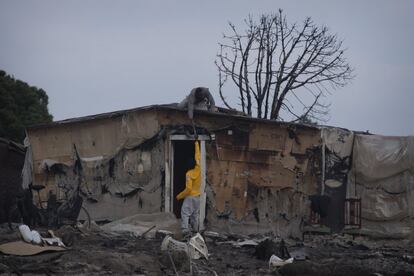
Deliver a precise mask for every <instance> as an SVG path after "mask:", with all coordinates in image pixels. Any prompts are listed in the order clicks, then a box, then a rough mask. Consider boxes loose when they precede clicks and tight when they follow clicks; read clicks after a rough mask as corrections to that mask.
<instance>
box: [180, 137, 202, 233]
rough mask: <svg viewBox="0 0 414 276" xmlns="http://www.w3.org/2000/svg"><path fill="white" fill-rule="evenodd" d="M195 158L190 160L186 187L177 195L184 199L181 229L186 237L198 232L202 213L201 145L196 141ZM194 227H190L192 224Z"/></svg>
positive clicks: (186, 175)
mask: <svg viewBox="0 0 414 276" xmlns="http://www.w3.org/2000/svg"><path fill="white" fill-rule="evenodd" d="M194 146H195V150H194V152H195V158H194V159H193V158H191V159H190V160H189V164H188V168H189V170H188V171H187V173H186V174H185V179H186V180H185V189H184V190H183V191H182V192H181V193H179V194H178V195H177V200H181V199H184V202H183V205H182V207H181V230H182V232H183V235H184V236H185V237H186V236H188V235H190V234H191V230H192V231H193V232H198V230H199V228H198V221H199V215H200V188H201V166H200V145H199V142H198V141H195V143H194ZM189 224H191V226H192V229H190V225H189Z"/></svg>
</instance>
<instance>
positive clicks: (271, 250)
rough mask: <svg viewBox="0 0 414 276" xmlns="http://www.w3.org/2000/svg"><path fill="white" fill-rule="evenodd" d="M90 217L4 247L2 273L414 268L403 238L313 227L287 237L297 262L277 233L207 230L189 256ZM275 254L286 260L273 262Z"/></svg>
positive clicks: (411, 271)
mask: <svg viewBox="0 0 414 276" xmlns="http://www.w3.org/2000/svg"><path fill="white" fill-rule="evenodd" d="M92 225H95V226H93V227H91V228H90V229H87V228H82V226H81V225H79V227H71V226H65V227H61V228H59V229H57V230H55V231H54V233H55V235H56V236H58V237H61V238H62V240H65V239H64V236H65V235H66V236H70V237H71V238H72V245H71V247H70V249H69V250H65V251H61V252H43V253H41V254H38V255H34V256H26V257H21V256H13V255H7V254H0V263H1V265H0V273H6V274H7V273H15V274H24V273H32V274H114V273H115V274H138V275H139V274H143V275H176V272H175V270H176V271H177V273H178V274H179V275H190V272H191V273H192V275H235V274H242V275H283V276H290V275H344V276H345V275H375V273H377V274H376V275H414V245H412V244H410V243H408V242H407V243H405V242H401V241H399V240H371V239H368V238H365V237H358V236H356V237H355V238H354V237H352V236H350V235H308V236H306V240H305V241H299V240H293V239H286V240H284V241H285V247H286V250H287V251H288V253H289V254H290V255H291V258H292V259H291V260H289V259H288V260H289V262H291V261H292V263H287V261H286V258H280V256H278V255H280V248H281V240H280V239H278V238H276V239H271V238H266V237H258V236H255V237H250V238H249V237H248V238H247V240H250V241H254V242H256V243H257V244H258V245H257V246H240V247H236V246H235V244H232V243H227V242H223V240H221V239H219V238H218V237H224V236H227V237H229V236H230V237H231V236H232V235H223V234H221V233H220V234H219V233H217V235H216V234H211V233H209V234H208V235H206V237H205V238H206V239H205V245H206V248H208V259H206V258H205V257H202V258H200V259H192V260H191V262H190V261H189V258H188V257H187V255H186V253H185V252H181V253H177V252H171V253H170V254H166V253H165V252H163V251H162V250H161V244H162V241H163V238H155V235H154V238H148V237H146V238H145V239H144V238H140V237H134V236H131V235H130V234H128V233H126V232H124V233H117V234H116V235H113V234H109V233H107V232H105V231H103V230H100V228H101V227H100V226H97V225H96V224H94V223H92ZM13 226H14V225H13ZM15 228H16V227H15ZM0 229H5V230H2V231H1V235H0V244H4V243H7V242H16V241H19V240H21V237H19V235H16V230H13V231H11V230H9V229H8V226H7V224H6V225H4V226H3V225H1V226H0ZM36 231H38V232H39V233H40V234H41V235H42V236H44V235H45V233H47V229H36ZM212 236H215V237H216V239H214V238H212ZM227 241H231V240H227ZM233 242H234V241H233ZM238 242H241V243H242V242H243V240H242V239H241V240H239V241H238ZM249 243H250V242H249ZM184 244H186V243H184ZM259 245H260V246H259ZM259 248H260V249H259ZM264 249H265V250H264ZM260 250H264V251H263V252H262V255H263V256H268V254H271V255H270V256H268V258H267V259H266V258H264V257H263V259H259V258H257V257H255V255H257V254H258V252H257V251H260ZM265 253H266V254H265ZM272 255H275V256H277V257H278V258H280V259H281V260H282V261H283V263H284V265H283V266H281V267H272V266H271V267H270V268H269V261H270V259H271V257H272ZM171 259H172V260H173V262H174V265H172V262H171ZM274 259H275V257H273V260H274ZM174 266H175V268H174Z"/></svg>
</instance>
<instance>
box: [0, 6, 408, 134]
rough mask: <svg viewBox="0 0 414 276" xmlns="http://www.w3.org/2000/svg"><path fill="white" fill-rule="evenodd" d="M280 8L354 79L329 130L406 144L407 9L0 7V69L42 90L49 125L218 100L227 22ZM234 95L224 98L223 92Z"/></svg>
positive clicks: (341, 92) (335, 106)
mask: <svg viewBox="0 0 414 276" xmlns="http://www.w3.org/2000/svg"><path fill="white" fill-rule="evenodd" d="M279 8H282V9H283V10H284V12H285V14H286V15H287V18H288V20H289V21H291V22H294V21H301V20H303V19H304V18H305V17H307V16H310V17H312V19H313V20H314V21H315V23H317V24H318V25H319V24H320V25H326V26H328V27H329V28H330V30H331V32H332V33H336V34H338V36H339V37H340V38H342V39H343V40H344V45H345V47H346V48H347V49H348V50H347V57H348V60H349V62H350V64H351V65H352V66H353V67H355V69H356V71H355V73H356V78H355V79H354V80H353V81H352V83H351V84H349V85H348V86H346V87H344V88H341V89H338V90H336V91H334V92H333V94H332V96H331V97H330V98H329V101H330V102H331V103H332V106H331V114H330V120H329V121H328V124H329V125H334V126H339V127H345V128H349V129H353V130H363V131H366V130H369V131H370V132H372V133H377V134H384V135H414V122H413V120H414V90H413V84H412V80H413V78H414V54H413V51H414V31H413V28H414V16H413V12H414V1H409V0H407V1H378V0H376V1H361V0H357V1H332V0H328V1H292V0H290V1H275V0H272V1H259V0H257V1H247V0H246V1H241V0H237V1H223V0H215V1H212V0H210V1H160V0H151V1H150V0H148V1H114V0H113V1H106V0H96V1H86V0H78V1H56V0H50V1H49V0H48V1H41V0H25V1H17V0H10V1H6V0H0V69H2V70H5V71H6V72H8V73H9V74H12V75H14V77H15V78H18V79H21V80H23V81H25V82H28V83H29V84H30V85H34V86H37V87H40V88H43V89H44V90H45V91H46V92H47V93H48V95H49V110H50V112H51V113H52V115H53V116H54V119H55V120H61V119H65V118H71V117H79V116H84V115H90V114H96V113H103V112H109V111H115V110H120V109H127V108H134V107H139V106H145V105H152V104H163V103H171V102H179V101H180V100H181V99H182V98H183V97H184V96H185V95H186V94H188V93H189V91H190V90H191V89H192V88H193V87H196V86H206V87H209V88H210V91H212V92H213V95H214V96H215V98H216V99H217V102H218V103H219V105H222V103H221V102H220V100H219V96H218V93H217V79H218V77H217V70H216V68H215V65H214V60H215V56H216V54H217V51H218V45H217V43H218V42H219V41H220V40H221V36H222V33H223V31H226V30H227V22H228V21H231V22H233V23H235V24H236V25H239V26H241V23H242V20H243V19H244V18H246V17H247V16H248V15H249V14H252V15H253V16H259V15H260V14H262V13H271V12H276V11H277V10H278V9H279ZM229 88H230V87H229Z"/></svg>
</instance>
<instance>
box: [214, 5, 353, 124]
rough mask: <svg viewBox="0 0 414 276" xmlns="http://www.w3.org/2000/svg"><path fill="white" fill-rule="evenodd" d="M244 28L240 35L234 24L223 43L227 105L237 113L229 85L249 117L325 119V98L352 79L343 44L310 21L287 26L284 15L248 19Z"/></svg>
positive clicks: (219, 62)
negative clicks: (233, 105) (229, 98)
mask: <svg viewBox="0 0 414 276" xmlns="http://www.w3.org/2000/svg"><path fill="white" fill-rule="evenodd" d="M245 24H246V26H247V28H246V29H245V31H244V32H243V33H240V32H239V31H238V30H237V29H236V26H235V25H234V24H232V23H229V26H230V29H231V34H230V35H227V34H224V35H223V42H222V43H219V45H220V50H219V53H218V54H217V59H216V61H215V64H216V66H217V68H218V71H219V93H220V97H221V99H222V101H223V103H224V104H225V105H226V106H227V107H228V108H232V106H231V105H230V103H229V102H228V101H227V100H226V97H225V96H224V91H223V87H224V85H225V84H226V83H227V82H228V81H230V82H233V83H234V84H235V85H236V87H237V88H238V97H239V100H240V106H241V110H242V111H243V112H244V113H246V114H248V115H251V116H257V117H258V118H267V119H276V120H283V119H284V118H283V117H282V116H281V111H284V113H285V114H286V115H288V114H290V115H288V117H293V121H301V120H303V118H309V119H312V120H323V118H324V116H325V115H326V114H327V108H328V105H326V104H323V103H322V101H321V100H322V98H323V97H325V96H326V95H327V94H329V93H330V90H331V89H335V88H337V87H342V86H344V85H346V84H347V83H348V82H349V81H350V80H351V79H352V78H353V69H352V68H351V66H350V65H349V64H348V62H347V60H346V58H345V57H344V52H345V49H344V48H343V47H342V41H341V40H339V39H338V37H337V36H336V35H332V34H330V33H329V32H328V28H327V27H324V26H322V27H319V26H316V25H315V24H314V23H313V21H312V20H311V18H306V19H305V20H304V22H303V23H302V24H296V23H295V24H288V23H287V20H286V17H285V16H284V15H283V12H282V10H279V12H278V13H277V14H271V15H262V16H261V18H260V20H259V21H258V22H256V21H254V20H253V18H252V17H251V16H249V18H248V19H246V20H245Z"/></svg>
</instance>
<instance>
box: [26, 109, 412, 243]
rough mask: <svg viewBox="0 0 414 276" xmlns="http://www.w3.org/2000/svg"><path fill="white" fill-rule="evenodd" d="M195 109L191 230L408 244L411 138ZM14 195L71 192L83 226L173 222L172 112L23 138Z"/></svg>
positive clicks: (180, 180) (182, 124) (184, 122)
mask: <svg viewBox="0 0 414 276" xmlns="http://www.w3.org/2000/svg"><path fill="white" fill-rule="evenodd" d="M220 111H221V112H217V113H212V112H208V111H196V116H195V123H196V131H197V134H198V138H199V139H200V142H201V143H200V145H201V164H202V197H201V214H200V215H201V221H202V222H204V226H205V227H206V228H208V229H211V230H217V231H226V232H233V233H244V234H252V233H267V232H273V233H275V234H277V235H280V236H282V237H286V236H292V237H301V236H302V234H303V232H304V231H309V230H312V228H309V226H312V225H326V226H328V227H329V229H330V231H332V232H339V231H352V232H354V233H359V234H366V235H379V236H383V237H386V236H393V237H401V238H408V237H409V236H410V233H411V232H412V231H413V229H414V225H413V221H412V220H413V217H414V214H413V212H414V208H413V202H414V195H413V192H412V190H413V189H412V188H413V185H414V179H413V173H414V137H383V136H378V135H369V134H363V133H354V132H352V131H349V130H345V129H340V128H330V127H322V128H320V127H315V126H310V125H299V124H289V123H283V122H276V121H270V120H263V119H255V118H250V117H246V116H241V115H239V114H236V113H231V112H230V111H228V110H225V109H220ZM27 135H28V137H27V138H28V142H29V144H27V146H28V147H27V152H26V162H25V166H24V170H23V187H25V188H27V187H29V186H30V185H37V186H38V187H39V186H41V187H44V189H42V190H40V192H39V193H38V194H35V197H36V198H35V202H37V203H38V204H39V205H42V204H45V202H47V200H48V198H49V197H50V196H51V195H56V196H57V198H65V196H66V195H67V193H69V192H70V191H72V190H73V189H75V188H76V186H77V185H80V191H81V194H82V195H83V197H84V198H85V199H86V200H85V201H84V203H83V206H84V207H86V209H87V210H88V212H89V214H90V216H91V218H92V219H94V220H115V219H119V218H123V217H126V216H130V215H133V214H137V213H142V214H148V213H156V212H160V211H161V212H172V213H174V214H175V215H176V216H177V217H179V215H180V207H181V206H180V204H181V203H180V202H179V201H177V200H176V199H175V196H176V195H177V193H178V192H179V191H181V190H182V189H183V186H184V185H185V181H184V177H185V167H184V165H183V164H184V163H185V160H186V159H187V158H188V157H190V156H193V155H194V152H193V151H194V146H193V140H194V135H193V127H192V125H191V121H190V120H189V118H188V117H187V114H186V112H185V111H184V110H181V109H178V108H177V107H175V106H172V105H157V106H149V107H142V108H137V109H131V110H125V111H118V112H112V113H105V114H99V115H94V116H87V117H81V118H74V119H68V120H63V121H57V122H53V123H50V124H46V125H38V126H33V127H30V128H28V129H27Z"/></svg>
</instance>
